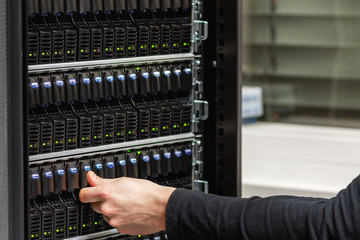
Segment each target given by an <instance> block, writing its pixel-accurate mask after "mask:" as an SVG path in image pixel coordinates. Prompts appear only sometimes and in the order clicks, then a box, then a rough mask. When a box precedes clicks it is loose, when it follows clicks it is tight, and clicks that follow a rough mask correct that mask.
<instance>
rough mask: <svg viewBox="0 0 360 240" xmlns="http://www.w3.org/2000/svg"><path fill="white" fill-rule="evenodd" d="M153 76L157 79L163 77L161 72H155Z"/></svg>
mask: <svg viewBox="0 0 360 240" xmlns="http://www.w3.org/2000/svg"><path fill="white" fill-rule="evenodd" d="M152 74H153V76H154V77H156V78H159V77H160V75H161V74H160V72H159V71H155V72H153V73H152Z"/></svg>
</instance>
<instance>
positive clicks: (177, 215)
mask: <svg viewBox="0 0 360 240" xmlns="http://www.w3.org/2000/svg"><path fill="white" fill-rule="evenodd" d="M359 182H360V180H359V178H357V179H355V180H354V181H353V182H352V183H351V184H350V185H349V187H348V188H347V189H346V190H344V191H342V192H340V193H339V195H338V196H337V197H336V198H333V199H330V200H327V199H319V198H301V197H287V196H281V197H270V198H251V199H241V198H224V197H219V196H214V195H207V194H202V193H198V192H190V191H186V190H176V191H175V192H174V193H173V195H172V196H171V197H170V199H169V203H168V207H167V210H166V230H167V232H168V235H169V240H180V239H182V240H183V239H197V240H202V239H207V240H209V239H222V240H225V239H244V240H262V239H267V240H271V239H274V240H281V239H284V240H285V239H286V240H289V239H301V240H320V239H321V240H322V239H342V240H343V239H344V240H347V239H360V235H359V231H360V224H358V223H359V222H360V191H359V189H360V187H359V186H360V184H359Z"/></svg>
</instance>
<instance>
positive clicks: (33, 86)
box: [30, 82, 39, 89]
mask: <svg viewBox="0 0 360 240" xmlns="http://www.w3.org/2000/svg"><path fill="white" fill-rule="evenodd" d="M30 87H31V88H33V89H38V88H39V84H38V83H37V82H32V83H30Z"/></svg>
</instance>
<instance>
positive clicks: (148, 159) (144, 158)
mask: <svg viewBox="0 0 360 240" xmlns="http://www.w3.org/2000/svg"><path fill="white" fill-rule="evenodd" d="M142 160H143V161H144V162H149V161H150V157H149V156H148V155H145V156H143V157H142Z"/></svg>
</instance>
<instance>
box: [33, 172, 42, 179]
mask: <svg viewBox="0 0 360 240" xmlns="http://www.w3.org/2000/svg"><path fill="white" fill-rule="evenodd" d="M39 178H40V175H39V174H38V173H33V174H31V179H33V180H39Z"/></svg>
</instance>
